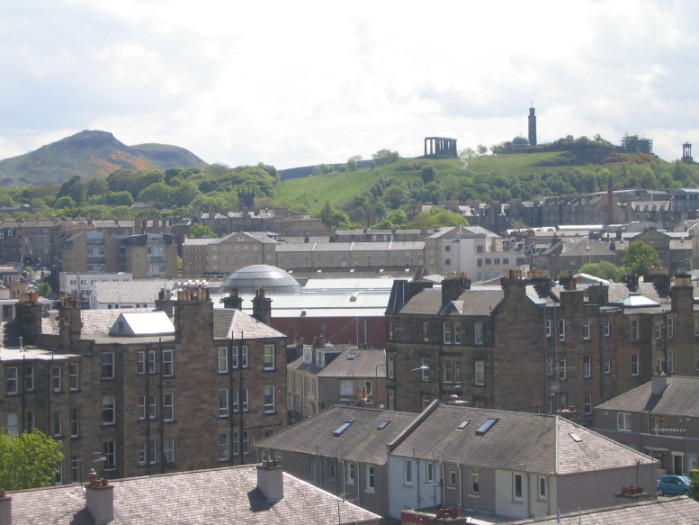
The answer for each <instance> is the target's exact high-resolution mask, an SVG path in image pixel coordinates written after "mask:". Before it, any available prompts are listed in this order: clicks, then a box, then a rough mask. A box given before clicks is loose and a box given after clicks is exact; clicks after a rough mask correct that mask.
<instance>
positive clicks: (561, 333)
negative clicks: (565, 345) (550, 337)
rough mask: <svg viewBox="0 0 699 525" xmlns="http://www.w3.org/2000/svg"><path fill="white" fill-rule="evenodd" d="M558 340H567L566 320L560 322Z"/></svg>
mask: <svg viewBox="0 0 699 525" xmlns="http://www.w3.org/2000/svg"><path fill="white" fill-rule="evenodd" d="M558 340H559V341H565V340H566V320H565V319H559V320H558Z"/></svg>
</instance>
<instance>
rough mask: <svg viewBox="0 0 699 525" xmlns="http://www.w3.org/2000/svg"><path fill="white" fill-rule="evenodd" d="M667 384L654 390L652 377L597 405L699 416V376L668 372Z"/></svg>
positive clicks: (633, 410)
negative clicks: (675, 374)
mask: <svg viewBox="0 0 699 525" xmlns="http://www.w3.org/2000/svg"><path fill="white" fill-rule="evenodd" d="M665 380H666V381H667V387H665V389H664V390H662V392H661V393H660V394H659V395H653V393H652V381H649V382H648V383H645V384H643V385H641V386H639V387H636V388H634V389H633V390H630V391H628V392H626V393H625V394H621V395H620V396H617V397H615V398H614V399H611V400H609V401H607V402H605V403H602V404H601V405H599V406H597V407H596V408H597V409H599V410H621V411H624V412H643V413H651V414H658V415H668V416H671V415H672V416H685V417H699V403H697V399H699V377H686V376H668V377H666V378H665Z"/></svg>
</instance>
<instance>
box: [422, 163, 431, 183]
mask: <svg viewBox="0 0 699 525" xmlns="http://www.w3.org/2000/svg"><path fill="white" fill-rule="evenodd" d="M420 173H421V175H422V182H424V183H425V184H427V183H428V182H432V181H433V180H434V177H435V171H434V166H423V168H422V170H421V172H420Z"/></svg>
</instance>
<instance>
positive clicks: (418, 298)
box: [401, 287, 504, 315]
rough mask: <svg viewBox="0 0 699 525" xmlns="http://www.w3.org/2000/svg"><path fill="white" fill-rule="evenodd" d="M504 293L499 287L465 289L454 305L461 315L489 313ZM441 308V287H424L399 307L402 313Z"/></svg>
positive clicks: (416, 312)
mask: <svg viewBox="0 0 699 525" xmlns="http://www.w3.org/2000/svg"><path fill="white" fill-rule="evenodd" d="M503 297H504V293H503V291H502V289H501V288H496V287H489V288H488V289H476V290H466V291H464V292H463V293H462V294H461V295H460V296H459V298H458V301H459V302H460V303H459V304H458V305H454V307H455V308H457V310H459V313H460V314H461V315H490V313H491V311H492V309H493V308H495V307H496V306H497V305H498V304H499V303H500V301H502V299H503ZM441 309H442V290H441V288H426V289H424V290H422V291H421V292H420V293H418V294H416V295H415V296H414V297H412V298H411V299H410V301H408V303H407V304H406V305H405V306H404V307H403V308H402V309H401V313H404V314H436V313H439V312H440V310H441Z"/></svg>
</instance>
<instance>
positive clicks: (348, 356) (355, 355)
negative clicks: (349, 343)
mask: <svg viewBox="0 0 699 525" xmlns="http://www.w3.org/2000/svg"><path fill="white" fill-rule="evenodd" d="M356 357H357V354H356V352H350V353H349V354H347V359H348V360H349V361H354V359H355V358H356Z"/></svg>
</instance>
